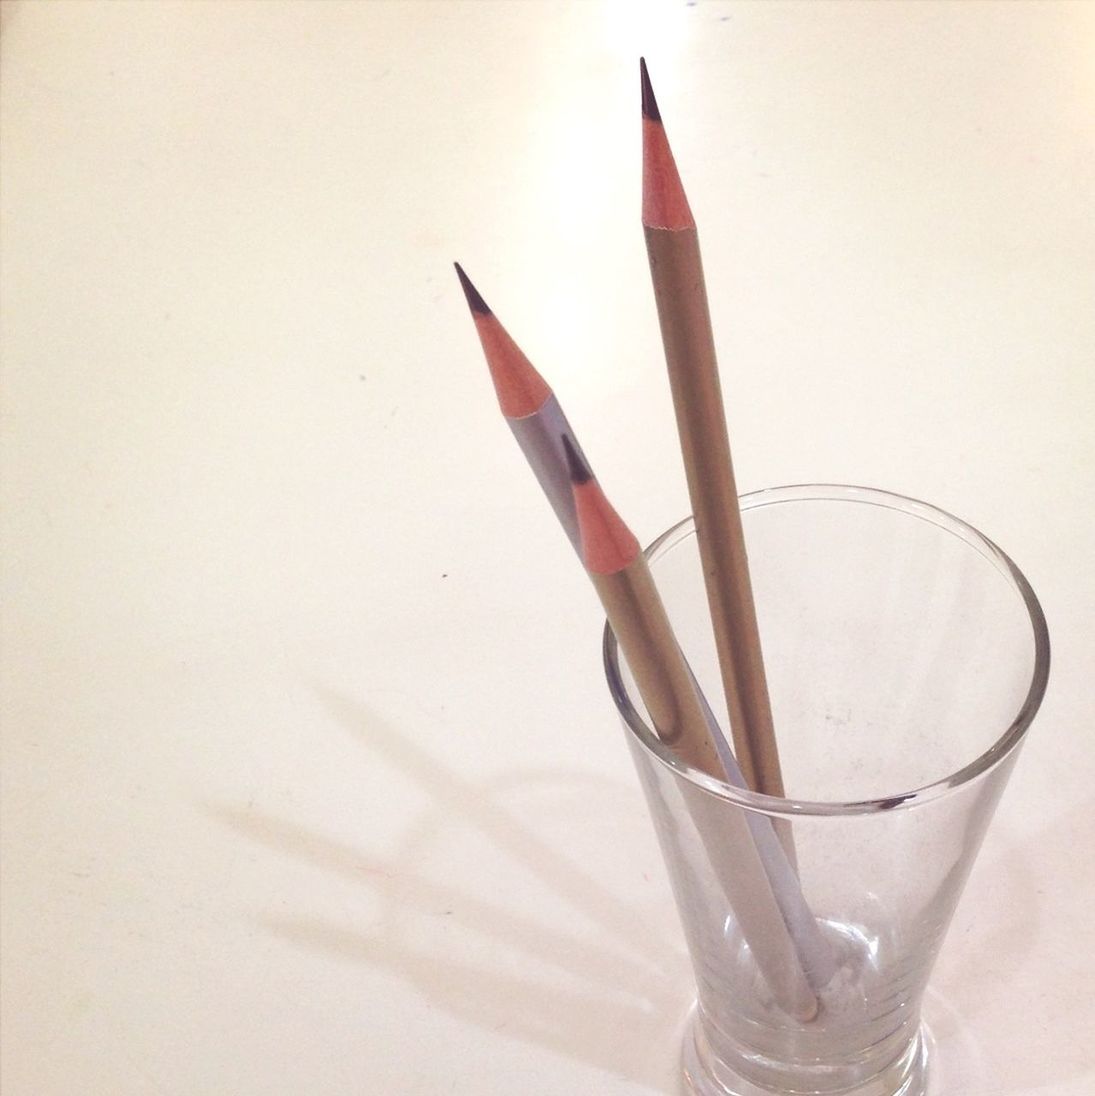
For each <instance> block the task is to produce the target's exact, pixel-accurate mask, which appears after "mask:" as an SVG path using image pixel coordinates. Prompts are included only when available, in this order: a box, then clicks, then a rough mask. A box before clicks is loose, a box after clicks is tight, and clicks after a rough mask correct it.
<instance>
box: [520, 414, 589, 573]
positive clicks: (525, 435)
mask: <svg viewBox="0 0 1095 1096" xmlns="http://www.w3.org/2000/svg"><path fill="white" fill-rule="evenodd" d="M506 422H507V423H508V424H509V428H510V430H512V431H513V436H514V437H515V438H516V439H517V444H518V445H519V446H520V447H521V451H522V452H523V453H524V454H525V459H526V460H527V461H528V463H529V467H530V468H531V469H532V471H533V473H534V474H535V476H536V479H537V481H538V482H539V484H540V488H541V490H542V491H543V492H544V495H545V496H546V497H547V500H548V502H550V503H551V508H552V509H553V510H554V511H555V516H556V517H557V518H558V519H559V524H560V525H561V526H562V527H563V531H564V532H565V533H566V535H567V537H568V538H569V539H570V543H571V545H572V546H573V548H574V550H575V551H576V552H577V553H578V554H579V556H580V555H581V537H580V535H579V533H578V518H577V515H576V514H575V511H574V492H573V491H572V490H571V487H570V473H569V472H568V471H567V462H566V456H565V455H564V453H563V438H564V437H569V438H570V440H571V442H572V444H573V445H574V446H575V447H576V448H577V449H578V451H579V452H581V447H580V446H579V445H578V439H577V438H576V437H575V436H574V431H573V430H572V429H571V427H570V423H569V422H567V417H566V415H565V414H564V413H563V409H562V407H561V406H560V404H559V401H558V400H557V399H556V398H555V394H554V393H552V394H551V395H550V396H548V398H547V399H546V400H545V401H544V403H543V405H542V406H541V407H540V409H539V410H538V411H536V412H535V413H534V414H531V415H525V416H523V417H521V418H507V419H506Z"/></svg>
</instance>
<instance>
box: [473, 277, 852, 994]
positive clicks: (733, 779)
mask: <svg viewBox="0 0 1095 1096" xmlns="http://www.w3.org/2000/svg"><path fill="white" fill-rule="evenodd" d="M454 265H455V267H456V273H457V275H458V277H459V279H460V284H461V287H462V288H463V290H464V295H465V298H466V299H467V302H468V308H469V309H470V311H471V314H472V317H473V319H474V321H475V326H476V331H477V333H478V335H479V338H480V342H481V344H482V347H483V351H484V354H485V356H486V359H487V366H488V369H489V371H490V375H491V379H492V382H493V384H494V389H495V395H496V396H497V399H498V405H499V408H500V409H501V411H502V414H503V416H504V417H505V419H506V422H507V423H508V424H509V427H510V429H511V430H512V431H513V434H514V437H515V438H516V439H517V442H518V444H519V445H520V447H521V449H522V451H523V452H524V454H525V457H526V459H527V460H528V462H529V465H530V466H531V467H532V469H533V471H534V472H535V474H536V478H537V480H538V481H539V483H540V486H541V488H542V489H543V491H544V494H545V495H546V496H547V498H548V500H549V502H550V503H551V506H552V508H553V509H554V511H555V513H556V516H557V517H558V519H559V522H560V524H561V525H562V526H563V528H564V530H565V531H566V534H567V536H568V538H569V539H570V542H571V544H572V546H573V547H574V550H575V551H576V552H577V554H578V558H579V560H581V561H582V562H583V564H584V562H585V559H584V556H583V549H582V543H581V534H580V531H579V527H578V516H577V509H576V505H575V493H574V490H573V488H572V477H573V473H574V469H575V467H577V465H575V461H577V462H579V464H580V467H581V469H582V470H583V473H584V474H589V475H590V476H592V473H591V472H590V465H589V461H588V459H587V458H586V456H585V454H584V453H583V452H582V450H581V447H580V445H579V443H578V440H577V438H576V437H575V434H574V431H573V429H572V428H571V426H570V423H569V422H568V421H567V418H566V415H565V413H564V411H563V409H562V407H561V405H560V403H559V400H558V399H557V397H556V396H555V393H554V391H553V390H552V389H551V387H550V385H549V384H548V383H547V381H546V380H545V379H544V378H543V376H542V375H541V374H540V373H539V372H538V371H537V370H536V368H535V367H534V366H533V365H532V363H531V362H530V361H529V360H528V358H527V356H526V355H525V354H524V352H523V351H522V350H521V348H520V347H519V346H518V345H517V343H516V342H515V341H514V340H513V339H512V337H511V336H510V335H509V334H508V333H507V332H506V330H505V328H504V327H503V326H502V324H501V322H500V321H499V320H498V318H497V316H496V315H495V314H494V312H493V311H492V309H491V308H490V307H489V306H488V305H487V303H486V301H484V299H483V297H482V295H481V294H480V293H479V291H478V290H477V289H476V287H475V286H474V285H473V283H472V282H471V279H470V278H469V277H468V276H467V274H466V273H465V272H464V270H463V268H462V267H461V266H460V264H459V263H456V264H454ZM568 448H569V449H570V451H571V453H572V455H568ZM665 626H666V627H668V623H667V622H666V625H665ZM664 641H665V642H670V641H671V642H672V644H673V647H674V649H676V650H677V651H678V652H679V647H678V645H677V643H676V640H675V638H674V637H673V636H672V634H671V633H670V634H669V635H668V637H664ZM681 662H683V664H684V667H685V670H686V671H687V675H688V682H687V683H688V685H689V686H690V687H691V691H692V693H694V694H695V696H696V698H697V699H698V702H699V704H700V708H701V711H702V714H703V722H704V726H705V728H706V731H707V737H708V738H709V739H710V742H711V745H712V746H713V747H714V756H712V753H711V750H710V748H709V747H708V746H707V744H706V742H701V744H700V745H699V746H698V748H697V750H696V751H695V754H694V755H693V756H694V760H695V763H696V767H697V768H700V769H702V770H703V771H705V772H708V773H709V774H710V775H712V776H715V777H717V778H718V779H720V780H726V781H727V782H728V783H730V784H732V785H735V786H736V787H739V788H744V787H746V786H747V785H746V782H745V779H744V777H743V776H742V772H741V769H740V768H739V766H738V763H737V761H736V760H735V758H734V754H733V751H732V750H731V749H730V746H729V744H728V743H727V741H726V739H725V737H724V735H723V734H722V731H721V730H720V729H719V725H718V721H717V719H716V718H715V716H714V713H713V712H712V711H711V709H710V706H709V705H708V703H707V701H706V699H705V697H704V696H703V693H702V692H701V690H700V688H699V685H698V684H697V682H696V680H695V677H694V675H693V674H692V671H691V669H690V668H689V667H688V664H687V661H686V660H684V658H683V656H682V657H681ZM656 672H657V668H656V667H655V669H654V670H653V671H652V672H651V675H650V678H649V680H657V679H656V678H655V677H654V674H655V673H656ZM673 687H675V688H676V689H677V690H678V691H680V690H683V689H684V688H685V683H684V681H683V680H681V679H678V680H677V681H676V683H675V686H669V687H663V688H662V689H661V692H662V694H663V695H666V696H671V695H672V689H673ZM660 722H661V725H662V726H663V727H666V726H669V723H670V721H669V719H668V718H667V717H665V716H664V715H663V716H662V717H661V719H660ZM747 821H748V825H749V829H750V832H751V833H752V836H753V840H754V841H755V843H756V846H757V851H758V852H759V854H760V857H761V860H762V861H763V863H764V867H765V870H766V871H767V873H768V876H769V879H770V880H771V885H772V889H773V891H774V893H775V896H776V901H777V902H778V904H779V908H780V911H781V913H782V915H783V918H784V921H785V922H786V924H787V926H788V928H789V930H790V932H791V935H792V936H793V937H794V939H795V943H796V946H797V948H798V951H799V954H800V956H801V958H802V965H803V968H804V969H805V971H806V974H807V977H808V978H809V980H810V984H811V985H812V986H813V987H814V988H815V989H821V988H822V987H823V986H824V985H826V984H827V983H828V982H829V980H830V978H831V977H832V975H833V973H834V971H835V969H836V966H835V962H834V960H833V955H832V949H831V948H830V947H829V944H828V942H827V941H826V940H825V938H824V937H823V936H822V935H821V932H820V930H819V928H818V925H817V921H816V920H815V918H814V916H813V913H812V912H811V910H810V908H809V906H808V905H807V903H806V900H805V898H804V897H803V895H802V889H801V887H800V885H799V880H798V877H797V875H796V874H795V871H794V868H793V867H792V865H791V864H790V862H789V861H788V859H787V856H786V854H785V852H784V850H783V846H782V845H781V844H780V842H779V840H778V839H777V838H776V835H775V831H774V830H773V828H772V824H771V822H770V821H769V820H768V819H767V818H765V817H764V816H763V815H760V814H756V813H755V812H752V811H750V812H748V817H747Z"/></svg>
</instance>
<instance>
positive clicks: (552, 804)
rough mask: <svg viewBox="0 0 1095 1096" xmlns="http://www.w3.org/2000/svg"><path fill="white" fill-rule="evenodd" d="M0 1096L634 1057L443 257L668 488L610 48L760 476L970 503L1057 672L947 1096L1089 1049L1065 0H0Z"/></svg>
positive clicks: (631, 917) (589, 808) (561, 606)
mask: <svg viewBox="0 0 1095 1096" xmlns="http://www.w3.org/2000/svg"><path fill="white" fill-rule="evenodd" d="M0 43H2V45H0V50H2V61H3V88H2V92H3V94H2V112H3V131H2V158H3V159H2V166H3V178H2V201H3V271H2V274H3V277H2V291H3V300H2V304H3V409H2V415H3V421H2V446H3V449H2V480H3V499H2V502H3V556H4V562H3V579H4V588H3V596H4V607H3V656H2V657H3V713H2V715H3V891H2V912H3V923H2V942H3V977H2V987H3V988H2V992H3V1016H2V1034H3V1053H2V1069H3V1078H2V1080H3V1085H2V1087H3V1092H4V1096H81V1094H90V1096H152V1094H168V1096H268V1094H269V1096H286V1094H289V1096H295V1094H298V1093H299V1094H308V1096H342V1094H351V1093H352V1094H358V1093H364V1094H388V1093H400V1094H402V1093H406V1094H423V1096H426V1094H429V1096H433V1094H439V1093H445V1094H449V1093H468V1094H475V1096H503V1094H504V1096H512V1094H514V1093H521V1094H523V1096H540V1094H544V1096H547V1094H551V1096H555V1094H559V1093H595V1094H603V1096H640V1094H650V1093H654V1094H660V1093H672V1092H674V1091H675V1088H676V1042H677V1039H678V1034H679V1025H680V1020H681V1017H682V1015H683V1013H684V1010H685V1008H686V1006H687V1003H688V998H689V984H690V975H689V971H688V967H687V963H686V959H685V957H684V954H683V945H682V942H681V938H680V934H679V929H678V926H677V923H676V919H675V913H674V910H673V906H672V903H671V899H670V897H669V893H668V888H667V884H666V882H665V879H664V875H663V872H662V868H661V864H660V861H659V858H658V853H657V851H656V848H655V844H654V839H653V834H652V831H651V829H650V826H649V822H648V820H647V818H646V816H645V813H644V808H643V804H642V801H641V797H640V793H639V791H638V787H637V783H636V780H635V777H634V773H633V771H632V769H631V767H630V762H629V759H628V757H627V755H626V751H625V748H624V744H623V741H622V735H621V732H620V730H619V727H618V725H617V723H616V720H615V717H614V715H613V713H612V711H611V709H610V704H609V701H608V698H607V696H606V693H605V689H604V688H603V685H602V682H601V678H600V671H599V665H598V643H599V620H600V614H599V612H598V607H597V605H596V602H595V600H594V596H593V593H592V591H591V589H590V588H589V586H588V583H587V582H586V580H585V578H584V576H583V575H582V574H581V573H580V572H579V570H578V569H577V567H576V564H575V561H574V559H573V556H572V555H571V553H570V550H569V547H568V546H567V544H566V542H565V540H564V538H563V537H562V535H561V533H560V532H559V531H558V529H557V528H556V527H555V525H554V522H553V518H552V516H551V514H550V511H549V510H548V507H547V506H546V504H545V503H544V501H543V499H542V497H541V496H539V494H538V493H537V491H536V489H535V486H534V483H533V481H532V478H531V476H530V474H529V472H528V470H527V468H526V467H525V465H524V463H523V461H522V459H521V456H520V453H519V451H518V450H517V448H516V446H515V445H514V444H513V441H512V439H511V437H510V436H509V432H508V430H507V429H506V427H505V425H504V423H503V421H502V420H501V418H500V417H499V415H498V412H497V408H496V405H495V402H494V397H493V393H492V391H491V389H490V385H489V381H488V379H487V374H486V371H485V368H484V366H483V362H482V359H481V356H480V351H479V347H478V344H477V341H476V339H475V335H474V332H473V329H472V325H471V323H470V321H469V318H468V316H467V312H466V308H465V305H464V301H463V298H462V297H461V294H460V292H459V288H458V286H457V283H456V280H455V278H454V276H453V274H452V269H451V265H450V264H451V262H452V260H453V259H460V260H461V261H462V262H463V263H464V264H465V266H466V267H467V269H468V271H469V273H470V274H471V276H472V278H473V279H475V280H476V281H477V283H478V284H479V287H480V289H481V290H482V291H483V294H484V296H486V298H487V299H488V301H490V302H491V303H492V304H493V306H494V307H495V309H496V311H497V312H498V314H499V315H500V316H501V318H502V319H503V321H504V322H505V323H506V325H507V326H508V327H509V329H510V331H511V332H512V333H513V334H514V335H515V336H516V337H517V338H518V340H519V341H520V342H521V343H522V345H523V346H524V347H525V349H526V350H527V352H528V353H529V355H530V356H531V357H532V359H533V360H534V361H535V362H536V363H537V364H538V365H539V366H540V368H541V369H542V371H543V372H544V373H545V374H546V375H547V376H548V377H549V378H550V379H551V381H552V383H553V384H554V386H555V388H556V390H557V392H558V393H559V395H560V397H561V399H562V400H563V401H564V403H565V405H566V407H567V409H568V411H569V413H570V417H571V420H572V422H573V423H574V424H575V426H576V427H577V429H578V430H579V431H580V433H581V436H582V439H583V443H584V445H585V448H586V450H587V452H588V453H589V455H590V457H591V459H592V460H593V461H594V462H595V465H596V467H597V469H598V473H599V475H600V477H601V480H602V482H603V483H604V484H605V485H606V488H607V489H608V490H609V492H610V494H611V496H612V498H613V499H614V501H615V502H616V504H617V506H618V507H619V509H620V510H621V512H622V513H624V514H625V515H626V517H627V518H628V520H629V521H630V523H631V524H632V526H633V527H634V528H635V530H636V531H637V532H638V534H639V535H640V537H641V538H642V539H650V538H651V537H652V536H653V535H654V534H655V533H656V532H658V531H659V530H660V529H662V528H664V527H665V526H666V525H668V524H670V523H671V522H673V521H675V520H676V519H677V518H679V517H680V516H682V515H683V513H684V512H685V511H686V509H687V502H686V493H685V489H684V480H683V474H682V471H681V467H680V461H679V456H678V450H677V446H676V438H675V431H674V426H673V418H672V412H671V406H670V401H669V394H668V387H667V383H666V380H665V375H664V366H663V364H662V361H661V359H660V346H659V341H658V335H657V326H656V319H655V314H654V308H653V302H652V296H651V292H650V285H649V279H648V275H647V272H646V267H645V255H644V249H643V239H642V232H641V228H640V224H639V115H638V111H639V103H638V75H637V59H638V56H639V54H640V53H645V54H646V56H647V58H648V60H649V62H650V65H651V70H652V73H653V76H654V80H655V86H656V88H657V91H658V95H659V100H660V102H661V106H662V111H663V114H664V116H665V118H666V121H667V125H668V128H669V133H670V138H671V140H672V142H673V144H674V147H675V150H676V153H677V158H678V162H679V164H680V165H681V170H682V173H683V175H684V178H685V182H686V185H687V188H688V191H689V195H690V197H691V200H692V205H693V208H694V210H695V212H696V214H697V218H698V220H699V223H700V227H701V238H702V241H703V245H704V252H705V259H706V265H707V272H708V280H709V290H710V293H711V298H712V306H713V311H714V315H715V324H716V335H717V340H718V343H719V347H720V354H721V359H722V370H723V377H724V387H725V389H726V394H727V410H728V417H729V420H730V427H731V433H732V438H733V444H734V449H735V458H736V463H737V470H738V483H739V487H740V488H741V489H742V490H743V491H745V490H751V489H755V488H758V487H762V486H770V485H774V484H778V483H790V482H801V481H808V480H816V481H835V482H851V483H866V484H871V485H876V486H882V487H887V488H890V489H892V490H896V491H900V492H903V493H907V494H911V495H914V496H917V497H920V498H925V499H929V500H931V501H933V502H935V503H936V504H938V505H940V506H943V507H944V508H946V509H949V510H951V511H953V512H955V513H958V514H960V515H961V516H963V517H965V518H966V519H967V520H969V521H971V522H973V523H974V524H975V525H977V526H978V527H979V528H981V529H982V530H983V531H985V532H986V533H987V534H988V535H989V536H991V537H992V538H993V539H995V540H997V541H998V542H999V543H1000V544H1001V545H1003V546H1004V547H1005V548H1006V549H1007V550H1008V551H1009V552H1010V553H1011V554H1012V556H1013V557H1014V558H1015V559H1016V561H1017V562H1018V563H1019V565H1020V566H1021V567H1022V568H1023V569H1024V571H1025V572H1026V573H1027V575H1028V577H1029V578H1030V580H1031V582H1032V583H1033V585H1034V587H1035V589H1036V590H1037V591H1038V592H1039V594H1040V596H1041V598H1042V601H1043V604H1044V606H1045V610H1046V614H1047V616H1048V618H1049V622H1050V627H1051V631H1052V636H1053V644H1054V655H1053V657H1054V664H1053V670H1052V680H1051V684H1050V691H1049V695H1048V698H1047V700H1046V703H1045V705H1044V708H1043V710H1042V713H1041V715H1040V716H1039V717H1038V719H1037V722H1036V724H1035V727H1034V730H1033V732H1032V736H1031V739H1030V741H1029V743H1028V745H1027V748H1026V751H1025V754H1024V756H1023V759H1022V761H1021V763H1020V765H1019V767H1018V769H1017V771H1016V774H1015V776H1014V778H1013V781H1012V784H1011V787H1010V788H1009V790H1008V793H1007V795H1006V796H1005V799H1004V801H1003V804H1002V806H1001V808H1000V811H999V813H998V815H997V818H996V821H995V823H994V825H993V828H992V830H991V832H990V835H989V837H988V839H987V841H986V843H985V846H984V849H983V852H982V855H981V858H980V860H979V862H978V865H977V867H976V869H975V872H974V875H973V878H972V880H971V882H970V885H969V888H968V892H967V894H966V897H965V898H964V900H963V903H962V905H961V907H960V910H959V912H958V914H957V917H956V920H955V923H954V926H953V929H952V931H951V934H950V937H949V939H948V942H947V945H946V947H945V950H944V953H943V956H942V958H941V960H940V962H939V964H938V966H937V968H936V972H935V975H934V977H933V988H932V991H931V994H930V998H929V1001H928V1013H929V1015H930V1016H931V1017H932V1021H933V1024H934V1028H935V1033H936V1037H937V1040H938V1048H937V1051H938V1053H937V1060H938V1064H939V1073H938V1074H937V1077H936V1087H937V1088H938V1089H939V1091H940V1092H941V1093H945V1094H946V1096H954V1094H961V1096H1020V1094H1034V1093H1037V1094H1038V1096H1086V1094H1090V1093H1091V1092H1092V1091H1095V1057H1093V1056H1095V1049H1093V1046H1095V1035H1093V1033H1095V1007H1093V1000H1095V995H1093V993H1092V983H1093V979H1095V929H1093V926H1095V915H1093V913H1092V909H1093V899H1095V887H1093V884H1095V863H1093V857H1092V851H1093V848H1095V829H1093V827H1095V802H1093V799H1092V795H1093V788H1095V765H1093V752H1095V751H1093V748H1092V741H1093V739H1092V734H1093V730H1095V725H1093V719H1092V716H1093V713H1095V705H1093V703H1092V701H1093V694H1095V686H1093V676H1095V675H1093V667H1095V658H1093V643H1092V621H1093V616H1095V579H1093V568H1092V560H1093V558H1095V518H1093V507H1092V498H1093V489H1095V475H1093V472H1095V442H1093V422H1095V362H1093V353H1092V352H1093V348H1095V308H1093V307H1092V305H1093V300H1095V5H1092V4H1052V3H1035V4H1021V3H1003V4H962V5H948V4H903V3H881V4H876V5H859V4H837V5H828V4H816V5H805V6H804V5H784V4H778V3H768V4H759V5H758V4H731V3H693V4H685V3H666V4H658V5H653V6H643V5H639V4H597V3H588V4H578V5H561V4H535V3H508V4H507V3H501V4H489V3H481V4H463V3H448V4H445V3H433V4H414V3H391V4H387V3H350V4H338V3H286V4H280V3H151V2H150V3H101V2H89V3H68V2H53V3H29V2H16V3H5V4H4V5H3V23H2V29H0Z"/></svg>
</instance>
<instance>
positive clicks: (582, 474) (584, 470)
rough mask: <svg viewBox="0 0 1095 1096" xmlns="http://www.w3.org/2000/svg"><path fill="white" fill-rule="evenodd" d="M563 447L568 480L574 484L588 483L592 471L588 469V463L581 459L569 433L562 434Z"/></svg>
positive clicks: (591, 476)
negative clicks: (568, 475)
mask: <svg viewBox="0 0 1095 1096" xmlns="http://www.w3.org/2000/svg"><path fill="white" fill-rule="evenodd" d="M563 449H564V450H565V451H566V455H567V468H568V469H569V471H570V482H571V483H574V484H582V483H589V481H590V480H591V479H592V478H593V473H592V472H591V471H590V470H589V465H588V464H586V462H585V461H584V460H582V457H581V454H580V453H579V452H578V448H577V446H576V445H575V444H574V442H573V440H572V439H571V438H570V435H569V434H564V435H563Z"/></svg>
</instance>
